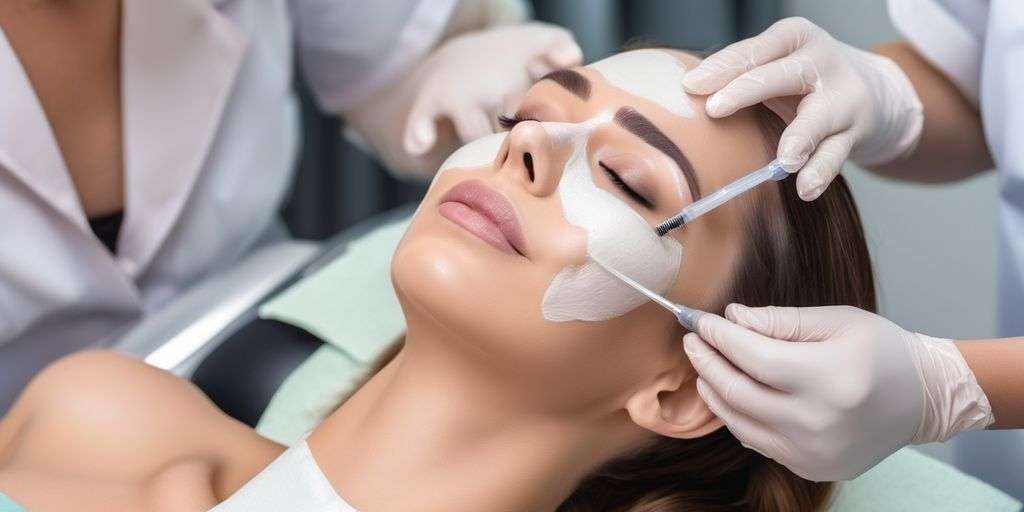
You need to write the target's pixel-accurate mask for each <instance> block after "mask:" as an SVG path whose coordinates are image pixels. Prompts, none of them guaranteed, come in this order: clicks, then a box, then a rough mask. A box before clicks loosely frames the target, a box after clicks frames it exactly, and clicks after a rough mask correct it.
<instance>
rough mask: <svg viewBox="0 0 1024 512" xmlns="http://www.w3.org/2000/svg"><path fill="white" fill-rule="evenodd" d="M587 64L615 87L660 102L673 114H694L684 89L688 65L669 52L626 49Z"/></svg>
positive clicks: (684, 115)
mask: <svg viewBox="0 0 1024 512" xmlns="http://www.w3.org/2000/svg"><path fill="white" fill-rule="evenodd" d="M587 67H588V68H590V69H593V70H594V71H597V72H598V73H601V76H603V77H604V78H605V80H608V83H609V84H611V85H612V86H613V87H617V88H619V89H622V90H624V91H626V92H628V93H630V94H632V95H634V96H639V97H641V98H644V99H646V100H649V101H652V102H654V103H657V104H658V105H661V106H662V107H663V108H665V109H666V110H668V111H669V112H672V113H673V114H676V115H679V116H683V117H694V110H693V103H692V102H691V101H690V97H689V95H687V94H686V91H685V90H683V74H684V73H686V66H684V65H683V63H682V62H679V59H677V58H675V57H674V56H672V54H670V53H668V52H665V51H662V50H635V51H631V52H623V53H619V54H616V55H612V56H611V57H608V58H607V59H604V60H599V61H597V62H595V63H593V64H590V65H588V66H587Z"/></svg>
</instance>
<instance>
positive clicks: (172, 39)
mask: <svg viewBox="0 0 1024 512" xmlns="http://www.w3.org/2000/svg"><path fill="white" fill-rule="evenodd" d="M123 9H124V23H123V25H122V26H123V27H124V28H123V30H124V33H123V39H122V40H123V41H124V44H123V45H122V60H121V66H122V70H123V71H122V73H123V75H122V80H123V81H122V95H123V96H122V101H123V109H124V137H125V139H124V142H125V143H124V148H125V169H126V176H125V179H126V182H125V220H124V228H123V229H124V230H123V233H122V235H121V239H120V241H119V249H118V251H119V256H120V258H121V260H122V266H123V267H125V269H126V271H128V273H129V274H133V275H138V274H139V273H141V272H142V271H144V269H145V268H146V267H147V266H148V264H149V263H150V261H151V260H152V259H153V257H154V255H155V254H156V252H157V250H158V249H159V248H160V246H161V245H162V244H163V241H164V240H165V239H166V238H167V236H168V235H169V234H170V232H171V230H172V228H173V226H174V224H175V221H176V220H177V219H178V217H179V216H180V215H181V212H182V209H183V208H184V206H185V204H186V202H187V201H188V199H189V196H190V193H191V191H192V188H193V186H194V185H195V182H196V180H197V179H198V177H199V175H200V172H201V170H202V169H203V167H204V166H205V164H206V159H207V155H208V154H209V152H210V147H211V145H212V142H213V139H214V138H215V136H216V134H217V129H218V126H219V125H220V120H221V117H222V113H223V111H224V108H225V104H226V103H227V102H228V99H229V97H230V95H231V92H232V88H233V86H234V81H235V77H236V76H237V74H238V70H239V68H240V67H241V64H242V60H243V57H244V54H245V49H246V46H247V43H248V39H247V36H246V35H245V33H244V32H242V30H241V29H239V28H238V27H236V26H235V25H234V24H233V23H232V22H231V21H230V20H228V19H227V18H225V17H224V16H222V15H221V14H220V13H219V12H217V11H216V10H215V9H214V8H213V7H212V6H211V5H210V3H209V1H204V0H174V1H155V2H154V1H152V0H126V1H125V2H124V4H123Z"/></svg>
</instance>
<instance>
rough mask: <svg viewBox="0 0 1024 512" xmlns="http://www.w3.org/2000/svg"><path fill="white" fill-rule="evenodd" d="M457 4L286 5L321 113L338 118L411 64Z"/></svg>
mask: <svg viewBox="0 0 1024 512" xmlns="http://www.w3.org/2000/svg"><path fill="white" fill-rule="evenodd" d="M456 3H457V2H456V0H374V1H341V0H290V4H289V8H290V11H291V16H292V20H293V22H294V30H295V32H294V34H295V35H294V38H295V44H296V46H297V53H298V58H299V64H300V67H301V70H302V72H303V74H304V75H305V78H306V81H307V83H308V84H309V86H310V88H311V89H312V90H313V95H314V96H315V98H316V100H317V102H318V103H319V105H320V108H322V109H324V110H326V111H329V112H335V113H341V112H344V111H346V110H348V109H349V108H351V107H352V106H354V105H357V104H359V103H360V102H362V101H364V100H366V99H367V98H369V97H370V96H372V95H373V94H374V93H375V92H376V91H377V90H379V89H380V88H381V87H383V86H385V85H387V84H388V83H389V82H391V81H392V80H394V79H395V78H396V77H397V76H400V75H401V73H402V72H403V71H405V70H406V69H408V68H409V67H411V66H413V65H415V63H416V62H418V61H419V60H421V59H422V58H423V56H424V55H426V54H427V53H428V52H429V51H430V49H431V48H433V47H434V46H435V45H436V44H437V43H438V41H439V40H440V38H441V35H442V34H443V33H444V31H445V26H446V24H447V22H448V19H449V17H450V16H451V14H452V10H453V8H454V7H455V4H456Z"/></svg>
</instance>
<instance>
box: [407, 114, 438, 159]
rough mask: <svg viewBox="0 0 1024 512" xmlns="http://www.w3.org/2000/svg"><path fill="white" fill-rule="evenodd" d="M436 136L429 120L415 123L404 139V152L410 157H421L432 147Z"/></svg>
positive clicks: (432, 123)
mask: <svg viewBox="0 0 1024 512" xmlns="http://www.w3.org/2000/svg"><path fill="white" fill-rule="evenodd" d="M436 137H437V134H436V133H435V132H434V122H433V121H432V120H429V119H423V120H419V121H415V122H413V123H412V124H411V129H410V130H409V132H408V133H407V134H406V137H405V150H406V151H408V152H409V154H412V155H416V156H418V155H422V154H425V153H426V152H427V151H430V148H432V147H433V146H434V141H435V139H436Z"/></svg>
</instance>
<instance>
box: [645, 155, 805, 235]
mask: <svg viewBox="0 0 1024 512" xmlns="http://www.w3.org/2000/svg"><path fill="white" fill-rule="evenodd" d="M786 176H789V173H788V172H786V170H785V169H783V168H782V164H780V163H779V161H778V160H772V161H771V162H769V163H768V165H766V166H764V167H762V168H760V169H758V170H756V171H754V172H752V173H750V174H748V175H746V176H744V177H742V178H740V179H738V180H736V181H734V182H732V183H729V184H728V185H726V186H724V187H722V188H720V189H718V190H717V191H715V192H714V193H713V194H711V195H709V196H707V197H704V198H701V199H700V200H698V201H695V202H693V203H691V204H690V205H689V206H687V207H686V208H683V210H682V211H680V212H679V213H678V214H676V215H675V216H673V217H671V218H669V219H668V220H666V221H665V222H662V223H661V224H658V225H657V227H655V228H654V230H655V231H657V232H658V236H665V233H668V232H669V231H672V230H673V229H676V228H679V227H682V226H685V225H687V224H689V223H690V222H692V221H693V220H694V219H696V218H698V217H700V216H701V215H704V214H705V213H708V212H710V211H711V210H714V209H715V208H718V207H719V206H721V205H722V204H724V203H726V202H727V201H729V200H730V199H732V198H734V197H736V196H738V195H740V194H742V193H744V192H746V191H748V190H750V189H752V188H754V187H756V186H758V185H760V184H762V183H764V182H766V181H769V180H772V181H779V180H781V179H783V178H785V177H786Z"/></svg>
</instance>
